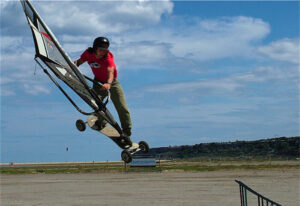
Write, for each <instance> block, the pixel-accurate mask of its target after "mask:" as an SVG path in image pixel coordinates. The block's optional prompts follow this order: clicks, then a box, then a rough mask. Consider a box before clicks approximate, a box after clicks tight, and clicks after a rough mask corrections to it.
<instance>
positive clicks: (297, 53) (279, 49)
mask: <svg viewBox="0 0 300 206" xmlns="http://www.w3.org/2000/svg"><path fill="white" fill-rule="evenodd" d="M258 52H260V53H261V54H264V55H266V56H268V57H270V58H272V59H276V60H281V61H288V62H292V63H296V64H299V62H300V41H299V39H288V38H286V39H281V40H277V41H273V42H271V43H270V44H268V45H266V46H261V47H259V48H258Z"/></svg>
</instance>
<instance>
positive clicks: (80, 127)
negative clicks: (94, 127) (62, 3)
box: [76, 119, 86, 132]
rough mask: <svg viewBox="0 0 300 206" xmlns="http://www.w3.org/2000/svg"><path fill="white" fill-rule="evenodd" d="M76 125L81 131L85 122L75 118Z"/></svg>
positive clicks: (84, 127)
mask: <svg viewBox="0 0 300 206" xmlns="http://www.w3.org/2000/svg"><path fill="white" fill-rule="evenodd" d="M76 127H77V129H78V130H79V131H81V132H83V131H84V130H85V129H86V126H85V122H84V121H83V120H81V119H79V120H77V121H76Z"/></svg>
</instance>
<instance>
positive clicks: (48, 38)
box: [41, 32, 53, 49]
mask: <svg viewBox="0 0 300 206" xmlns="http://www.w3.org/2000/svg"><path fill="white" fill-rule="evenodd" d="M41 33H42V34H43V35H44V36H45V37H46V41H47V44H48V47H49V48H50V49H53V47H52V44H53V41H52V40H51V38H50V36H49V35H48V34H47V33H45V32H41Z"/></svg>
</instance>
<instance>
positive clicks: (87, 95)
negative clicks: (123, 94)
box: [20, 0, 122, 133]
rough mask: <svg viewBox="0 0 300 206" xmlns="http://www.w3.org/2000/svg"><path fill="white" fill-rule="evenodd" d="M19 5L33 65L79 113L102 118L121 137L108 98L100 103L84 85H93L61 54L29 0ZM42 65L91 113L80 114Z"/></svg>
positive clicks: (57, 44)
mask: <svg viewBox="0 0 300 206" xmlns="http://www.w3.org/2000/svg"><path fill="white" fill-rule="evenodd" d="M20 1H21V4H22V7H23V10H24V12H25V15H26V18H27V21H28V24H29V26H30V28H31V31H32V36H33V40H34V45H35V51H36V54H35V58H34V59H35V61H36V62H37V63H38V64H39V65H40V66H41V67H42V69H43V70H44V72H45V73H46V74H47V75H48V77H49V78H50V79H51V80H52V81H53V82H54V84H55V85H56V86H57V87H58V88H59V89H60V90H61V92H62V93H63V94H64V95H65V96H66V97H67V98H68V100H69V101H70V102H71V103H72V105H73V106H74V107H75V108H76V109H77V110H78V111H79V112H80V113H82V114H84V115H93V114H94V115H101V116H102V117H103V118H105V119H106V120H107V121H108V122H109V123H110V124H111V125H112V126H113V127H114V128H115V129H117V130H118V132H119V133H121V132H122V130H121V129H120V127H119V125H118V123H117V122H116V121H115V120H114V118H113V117H112V115H111V114H110V112H109V111H108V110H107V109H106V104H107V103H108V101H109V96H110V95H108V98H107V100H106V102H105V103H103V102H102V101H101V99H100V98H99V97H98V96H97V94H96V93H95V91H94V90H93V89H92V88H91V87H90V85H89V84H88V82H87V81H86V80H89V81H92V82H93V81H94V80H93V79H91V78H89V77H87V76H84V75H83V74H81V72H80V71H79V70H78V68H77V67H76V65H75V64H74V63H73V62H72V60H71V59H70V57H69V56H68V55H67V53H66V52H64V50H63V49H62V47H61V45H60V44H59V42H58V41H57V39H56V38H55V36H54V34H53V33H52V32H51V30H50V29H49V28H48V26H47V25H46V24H45V23H44V21H43V20H42V19H41V17H40V16H39V14H38V13H37V11H36V10H35V9H34V7H33V6H32V4H31V3H30V2H29V1H28V0H20ZM42 63H43V64H42ZM43 65H45V66H46V67H48V68H49V69H50V70H51V71H52V72H53V74H54V75H55V76H56V77H57V78H58V79H60V80H61V81H63V82H64V83H65V84H66V85H68V86H69V87H70V88H71V89H72V90H73V91H74V92H75V93H76V94H78V95H79V96H80V97H81V98H82V99H83V100H84V101H85V102H86V103H87V104H88V105H89V106H90V107H91V108H92V110H93V111H91V112H84V111H83V110H81V109H80V108H79V107H78V106H77V104H76V103H75V102H74V101H73V100H72V98H71V97H70V96H69V95H68V94H67V93H66V92H65V90H64V89H63V88H62V87H61V86H60V84H59V83H58V82H57V81H56V79H55V78H54V77H53V76H52V75H51V74H50V73H49V72H48V70H47V69H46V68H45V67H44V66H43ZM94 83H95V82H94ZM96 83H98V82H96Z"/></svg>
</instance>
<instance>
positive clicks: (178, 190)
mask: <svg viewBox="0 0 300 206" xmlns="http://www.w3.org/2000/svg"><path fill="white" fill-rule="evenodd" d="M299 174H300V170H298V169H280V170H279V169H269V170H232V171H213V172H176V171H171V172H168V171H167V172H162V173H112V174H109V173H97V174H89V173H85V174H34V175H2V176H1V206H6V205H10V206H11V205H51V206H54V205H110V206H111V205H113V206H114V205H116V206H120V205H143V206H148V205H149V206H150V205H151V206H153V205H170V206H171V205H172V206H174V205H184V206H186V205H197V206H198V205H209V206H211V205H228V206H235V205H236V206H238V205H240V196H239V187H238V184H237V183H236V182H235V181H234V180H235V179H238V180H240V181H242V182H244V183H245V184H247V185H248V186H249V187H251V188H252V189H254V190H256V191H257V192H259V193H262V194H263V195H265V196H266V197H268V198H270V199H272V200H274V201H276V202H278V203H280V204H282V205H286V206H296V205H300V199H299V194H300V193H299V177H300V175H299ZM248 197H249V203H252V202H254V204H249V205H257V199H255V198H254V197H252V196H251V195H250V194H248Z"/></svg>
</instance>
